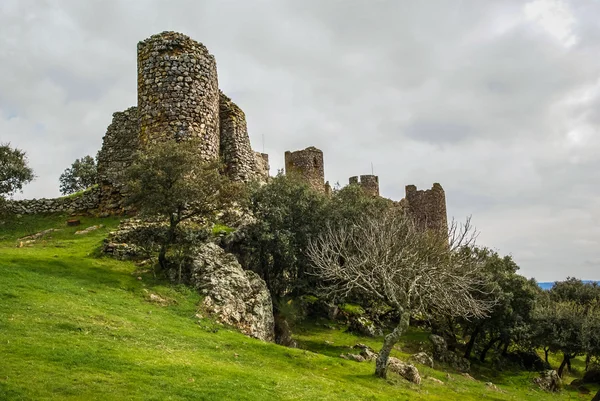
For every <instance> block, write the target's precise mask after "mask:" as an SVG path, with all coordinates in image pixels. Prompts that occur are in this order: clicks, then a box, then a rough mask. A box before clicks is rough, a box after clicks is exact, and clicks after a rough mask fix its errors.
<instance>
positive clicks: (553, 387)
mask: <svg viewBox="0 0 600 401" xmlns="http://www.w3.org/2000/svg"><path fill="white" fill-rule="evenodd" d="M533 382H534V383H535V384H537V385H538V386H539V387H540V388H541V389H542V390H545V391H549V392H552V393H554V392H557V391H559V390H560V388H561V386H562V381H561V380H560V377H559V376H558V373H556V370H546V371H543V372H541V373H540V377H536V378H535V379H533Z"/></svg>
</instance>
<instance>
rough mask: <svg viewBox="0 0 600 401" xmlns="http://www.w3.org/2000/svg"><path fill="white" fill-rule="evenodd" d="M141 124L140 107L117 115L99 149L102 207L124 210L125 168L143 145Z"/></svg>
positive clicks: (114, 116) (99, 183) (99, 181)
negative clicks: (138, 109)
mask: <svg viewBox="0 0 600 401" xmlns="http://www.w3.org/2000/svg"><path fill="white" fill-rule="evenodd" d="M140 145H141V144H140V123H139V117H138V111H137V107H130V108H128V109H127V110H125V111H122V112H116V113H114V114H113V119H112V123H111V124H110V125H109V126H108V128H107V129H106V135H104V138H103V141H102V148H101V149H100V152H98V185H99V186H100V209H101V210H110V211H115V210H121V211H122V209H123V208H124V207H125V192H126V190H125V187H126V182H125V176H124V173H125V170H126V169H127V167H129V166H130V165H131V163H132V162H133V158H134V157H135V154H136V152H137V151H138V150H139V148H140Z"/></svg>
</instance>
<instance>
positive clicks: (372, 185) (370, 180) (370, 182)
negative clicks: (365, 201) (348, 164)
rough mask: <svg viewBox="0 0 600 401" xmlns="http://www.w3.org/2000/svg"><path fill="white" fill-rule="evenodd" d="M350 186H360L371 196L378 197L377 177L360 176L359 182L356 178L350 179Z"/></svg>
mask: <svg viewBox="0 0 600 401" xmlns="http://www.w3.org/2000/svg"><path fill="white" fill-rule="evenodd" d="M348 181H349V183H350V185H352V184H355V185H360V187H361V188H362V189H363V191H365V193H367V194H368V195H371V196H379V177H377V176H376V175H361V176H360V180H359V177H358V176H354V177H350V179H349V180H348Z"/></svg>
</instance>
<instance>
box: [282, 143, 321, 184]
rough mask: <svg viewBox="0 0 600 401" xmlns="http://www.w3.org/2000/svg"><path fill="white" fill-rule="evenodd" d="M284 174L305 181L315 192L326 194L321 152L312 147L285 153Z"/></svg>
mask: <svg viewBox="0 0 600 401" xmlns="http://www.w3.org/2000/svg"><path fill="white" fill-rule="evenodd" d="M285 173H286V175H291V176H296V177H299V178H300V179H302V180H304V181H306V182H307V183H308V184H309V185H310V186H311V187H312V188H313V189H314V190H315V191H317V192H323V193H325V192H326V184H325V168H324V166H323V151H321V150H320V149H317V148H315V147H314V146H310V147H308V148H306V149H303V150H297V151H295V152H290V151H287V152H285Z"/></svg>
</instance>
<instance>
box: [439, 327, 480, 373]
mask: <svg viewBox="0 0 600 401" xmlns="http://www.w3.org/2000/svg"><path fill="white" fill-rule="evenodd" d="M429 341H431V344H432V345H433V359H434V360H436V361H439V362H442V363H446V364H448V365H450V366H451V367H452V368H453V369H456V370H458V371H459V372H468V371H470V370H471V363H470V362H469V360H468V359H466V358H462V357H460V356H458V355H456V354H455V353H454V352H452V351H448V345H447V343H446V340H445V339H444V338H443V337H441V336H438V335H435V334H432V335H430V336H429Z"/></svg>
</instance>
